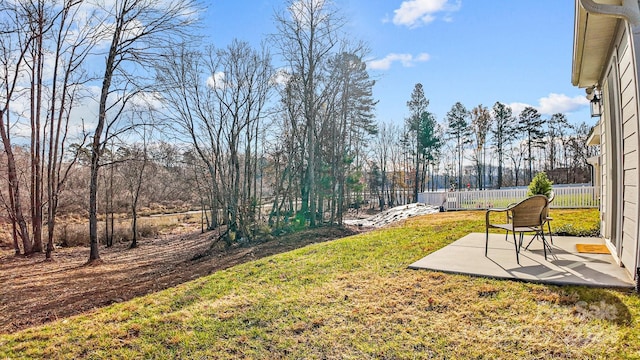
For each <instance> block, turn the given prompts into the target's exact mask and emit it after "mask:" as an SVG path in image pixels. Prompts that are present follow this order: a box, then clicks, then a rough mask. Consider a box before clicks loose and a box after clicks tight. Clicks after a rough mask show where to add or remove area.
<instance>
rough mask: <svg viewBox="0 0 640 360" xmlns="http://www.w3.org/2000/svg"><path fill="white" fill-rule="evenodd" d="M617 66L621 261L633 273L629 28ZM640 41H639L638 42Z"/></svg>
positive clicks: (633, 116) (634, 93)
mask: <svg viewBox="0 0 640 360" xmlns="http://www.w3.org/2000/svg"><path fill="white" fill-rule="evenodd" d="M619 29H620V32H619V34H620V36H619V37H618V43H617V49H618V59H619V63H618V64H617V66H618V70H619V75H620V79H619V81H620V89H621V94H620V95H621V96H620V100H621V101H620V103H621V114H620V115H621V119H622V134H621V136H622V154H621V155H622V156H621V157H622V164H621V166H622V170H623V172H622V177H623V178H622V183H623V188H622V198H623V205H622V214H621V215H622V219H621V220H622V251H621V257H620V260H621V261H622V263H623V264H624V265H625V266H626V267H627V268H628V269H629V271H630V272H631V273H632V274H633V273H635V268H636V266H637V263H636V259H637V251H638V196H637V194H638V191H637V188H638V141H639V138H638V81H637V72H636V65H635V60H636V59H635V54H634V53H633V50H632V49H634V47H633V44H632V39H633V37H632V36H629V34H630V31H629V30H630V28H629V27H628V26H621V27H620V28H619ZM636 40H637V39H636Z"/></svg>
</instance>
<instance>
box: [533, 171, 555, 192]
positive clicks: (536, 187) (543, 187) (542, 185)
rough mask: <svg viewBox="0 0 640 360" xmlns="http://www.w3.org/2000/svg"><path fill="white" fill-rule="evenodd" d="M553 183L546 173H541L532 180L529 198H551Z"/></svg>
mask: <svg viewBox="0 0 640 360" xmlns="http://www.w3.org/2000/svg"><path fill="white" fill-rule="evenodd" d="M552 184H553V182H551V180H549V178H548V177H547V174H546V173H544V172H539V173H537V174H536V176H534V177H533V180H531V184H529V190H528V191H527V195H528V196H533V195H544V196H546V197H549V196H550V195H551V190H552V188H551V185H552Z"/></svg>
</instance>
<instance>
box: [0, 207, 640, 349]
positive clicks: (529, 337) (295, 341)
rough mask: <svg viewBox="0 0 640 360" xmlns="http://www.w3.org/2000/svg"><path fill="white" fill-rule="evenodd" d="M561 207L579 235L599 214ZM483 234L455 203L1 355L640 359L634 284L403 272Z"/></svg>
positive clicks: (41, 332)
mask: <svg viewBox="0 0 640 360" xmlns="http://www.w3.org/2000/svg"><path fill="white" fill-rule="evenodd" d="M551 214H552V216H553V217H554V223H553V224H552V226H562V225H563V224H566V223H569V222H570V223H572V224H573V227H574V228H575V229H577V230H589V229H591V228H592V227H593V226H594V224H595V223H596V222H597V217H598V213H597V211H594V210H552V212H551ZM483 230H484V212H450V213H441V214H435V215H428V216H424V217H420V218H415V219H412V220H409V221H407V222H405V223H403V224H399V225H398V226H395V227H390V228H385V229H382V230H379V231H374V232H370V233H366V234H361V235H357V236H353V237H349V238H344V239H340V240H336V241H332V242H328V243H322V244H316V245H312V246H308V247H305V248H302V249H299V250H295V251H292V252H288V253H284V254H280V255H276V256H272V257H268V258H264V259H261V260H257V261H254V262H249V263H246V264H243V265H239V266H236V267H233V268H231V269H228V270H225V271H220V272H217V273H214V274H212V275H210V276H207V277H204V278H200V279H198V280H195V281H192V282H189V283H186V284H183V285H181V286H178V287H176V288H172V289H169V290H165V291H162V292H159V293H155V294H152V295H149V296H145V297H142V298H138V299H135V300H133V301H129V302H126V303H120V304H115V305H112V306H109V307H107V308H103V309H100V310H97V311H95V312H93V313H89V314H86V315H82V316H78V317H73V318H68V319H62V320H59V321H57V322H53V323H50V324H48V325H46V326H42V327H37V328H31V329H28V330H25V331H21V332H18V333H15V334H9V335H0V359H4V358H11V359H14V358H68V359H77V358H92V359H99V358H117V359H133V358H158V359H165V358H198V359H200V358H216V359H217V358H229V359H236V358H261V359H278V358H295V359H300V358H305V359H306V358H312V359H313V358H334V359H368V358H389V359H405V358H406V359H416V358H417V359H420V358H449V359H460V358H499V359H541V358H566V359H583V358H607V359H612V358H616V359H618V358H638V357H640V327H639V326H638V310H639V309H640V297H638V296H637V295H635V294H633V293H631V292H625V291H620V290H609V289H591V288H584V287H557V286H546V285H535V284H528V283H522V282H510V281H498V280H489V279H483V278H473V277H467V276H459V275H446V274H442V273H437V272H429V271H416V270H408V269H407V268H406V267H407V265H409V264H410V263H412V262H414V261H416V260H418V259H420V258H422V257H424V256H425V255H427V254H429V253H431V252H433V251H435V250H438V249H439V248H441V247H443V246H445V245H447V244H449V243H451V242H453V241H455V240H456V239H458V238H460V237H462V236H464V235H466V234H467V233H469V232H474V231H483ZM478 256H482V254H478ZM96 281H100V279H96ZM0 308H1V307H0Z"/></svg>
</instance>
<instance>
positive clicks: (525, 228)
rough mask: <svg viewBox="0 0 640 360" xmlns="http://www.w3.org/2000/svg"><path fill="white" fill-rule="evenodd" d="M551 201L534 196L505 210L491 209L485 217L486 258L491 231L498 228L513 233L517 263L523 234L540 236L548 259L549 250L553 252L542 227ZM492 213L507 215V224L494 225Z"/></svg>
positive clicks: (541, 196)
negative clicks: (491, 217) (532, 233)
mask: <svg viewBox="0 0 640 360" xmlns="http://www.w3.org/2000/svg"><path fill="white" fill-rule="evenodd" d="M548 203H549V201H548V199H547V197H546V196H544V195H534V196H531V197H529V198H526V199H524V200H522V201H520V202H519V203H516V204H514V205H511V206H508V207H506V208H504V209H489V210H487V213H486V215H485V224H486V228H485V233H486V237H485V245H484V256H487V253H488V249H489V229H490V228H497V229H502V230H506V231H507V234H508V233H509V232H512V233H513V244H514V246H515V248H516V261H517V262H518V264H520V255H519V254H520V248H521V247H522V240H523V233H525V232H534V233H535V234H536V236H538V235H539V236H540V237H541V239H542V243H543V248H544V258H545V260H546V259H547V249H549V250H551V247H550V246H549V244H547V241H546V239H545V237H544V232H543V231H542V225H543V223H544V220H543V213H544V210H545V208H547V205H548ZM492 212H505V213H507V220H508V221H507V223H505V224H494V223H491V222H490V219H489V216H490V214H491V213H492ZM516 233H519V234H520V238H519V240H517V239H516Z"/></svg>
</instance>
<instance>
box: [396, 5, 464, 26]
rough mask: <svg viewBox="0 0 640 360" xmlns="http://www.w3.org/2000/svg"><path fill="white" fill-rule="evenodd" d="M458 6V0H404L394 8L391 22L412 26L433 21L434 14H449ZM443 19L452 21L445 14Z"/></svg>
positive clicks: (456, 9)
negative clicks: (398, 6)
mask: <svg viewBox="0 0 640 360" xmlns="http://www.w3.org/2000/svg"><path fill="white" fill-rule="evenodd" d="M460 7H461V2H460V0H457V1H455V0H454V1H450V0H406V1H403V2H402V4H400V8H398V9H396V10H394V13H395V15H394V16H393V23H394V24H396V25H404V26H408V27H410V28H414V27H418V26H421V25H425V24H428V23H430V22H432V21H434V20H435V19H436V16H435V14H437V13H439V12H445V13H447V14H450V13H451V12H454V11H458V10H459V9H460ZM444 19H445V21H448V22H450V21H452V18H451V16H450V15H445V16H444Z"/></svg>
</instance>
